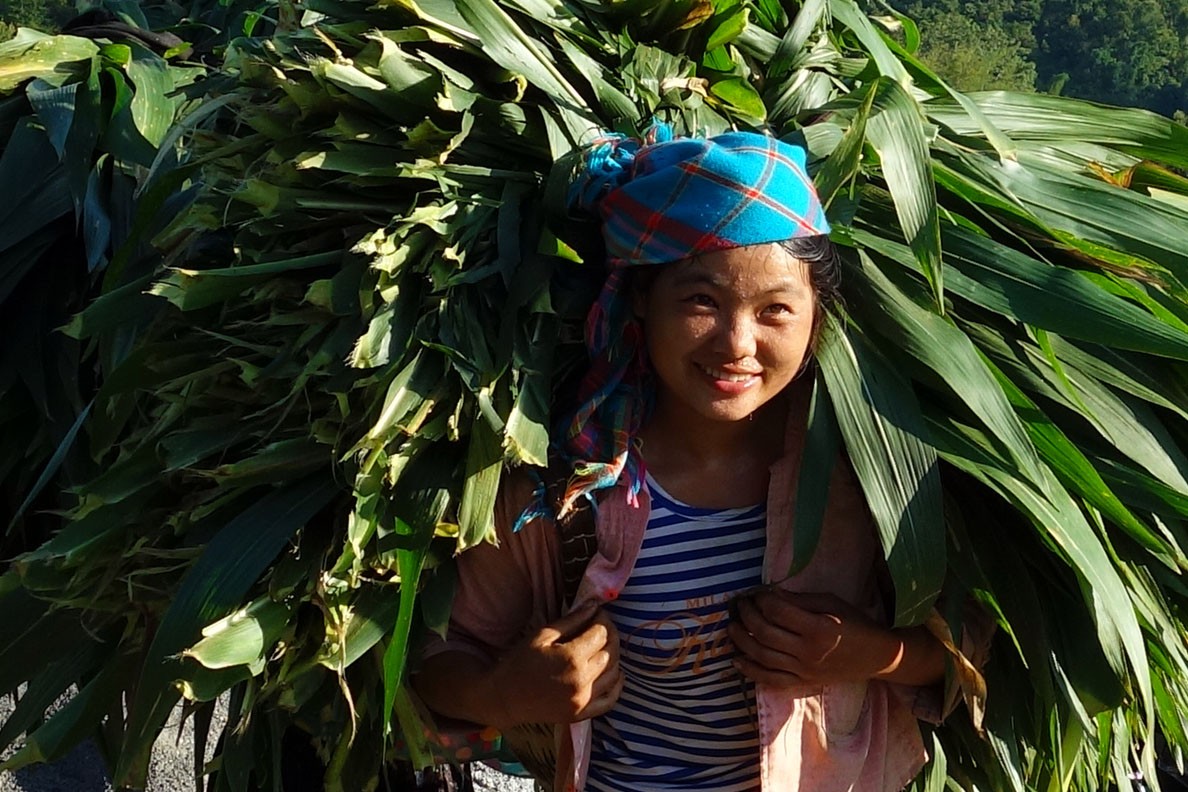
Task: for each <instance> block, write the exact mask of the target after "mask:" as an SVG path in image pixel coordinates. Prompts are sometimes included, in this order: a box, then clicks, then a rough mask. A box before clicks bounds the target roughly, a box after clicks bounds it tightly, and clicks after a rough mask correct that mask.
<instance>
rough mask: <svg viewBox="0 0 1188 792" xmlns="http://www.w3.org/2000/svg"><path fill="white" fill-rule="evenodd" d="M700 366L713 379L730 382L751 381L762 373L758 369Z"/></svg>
mask: <svg viewBox="0 0 1188 792" xmlns="http://www.w3.org/2000/svg"><path fill="white" fill-rule="evenodd" d="M698 368H699V369H701V370H702V371H703V372H704V373H705V374H707V375H708V376H709V377H710V378H711V379H713V380H716V381H718V382H729V383H734V384H742V383H745V382H750V381H751V380H753V379H756V378H758V376H759V374H760V372H758V371H729V370H727V369H720V368H714V367H712V366H703V365H700V364H699V365H698Z"/></svg>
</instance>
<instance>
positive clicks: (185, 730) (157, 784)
mask: <svg viewBox="0 0 1188 792" xmlns="http://www.w3.org/2000/svg"><path fill="white" fill-rule="evenodd" d="M12 707H13V702H12V699H11V697H9V696H3V697H0V723H3V722H4V721H6V720H7V719H8V716H9V714H10V713H11V712H12ZM215 717H216V719H222V718H225V715H224V714H223V713H221V712H217V713H216V715H215ZM180 722H181V710H180V709H177V710H174V712H173V716H172V717H171V718H170V722H169V726H168V727H167V728H166V730H165V731H164V732H163V733H162V735H161V738H160V739H159V740H158V741H157V744H156V745H155V746H154V747H153V758H152V764H151V765H150V767H149V784H148V788H147V791H146V792H191V791H192V790H193V789H194V776H193V771H192V769H191V768H193V766H194V737H193V730H192V729H191V728H190V725H189V723H187V724H186V725H185V726H183V727H182V729H181V733H180V735H179V733H178V724H179V723H180ZM221 722H222V721H221V720H216V726H217V725H221ZM213 744H214V740H213V739H212V740H211V747H212V748H213ZM208 750H209V749H208ZM11 753H12V751H11V750H10V751H9V752H8V753H7V754H5V756H6V757H7V755H9V754H11ZM208 758H209V757H208ZM474 780H475V790H476V792H532V789H533V784H532V782H531V781H529V780H527V779H523V778H515V777H512V776H508V775H504V774H503V773H498V772H496V771H494V770H491V769H489V768H487V767H482V766H477V767H476V768H475V771H474ZM0 792H112V786H111V783H110V782H109V781H108V780H107V774H106V772H105V770H104V768H103V760H102V759H101V758H100V756H99V751H98V749H96V748H95V746H94V745H93V744H92V743H89V742H88V743H84V744H83V745H80V746H79V747H78V748H76V749H75V750H74V751H73V752H71V753H70V754H68V755H67V756H66V757H64V758H63V759H62V760H60V761H58V762H55V763H54V764H52V765H34V766H32V767H26V768H24V769H22V770H17V771H15V772H5V773H0Z"/></svg>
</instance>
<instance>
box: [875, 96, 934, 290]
mask: <svg viewBox="0 0 1188 792" xmlns="http://www.w3.org/2000/svg"><path fill="white" fill-rule="evenodd" d="M875 90H876V98H875V101H874V106H873V107H872V108H871V115H870V118H869V119H868V120H867V122H866V138H867V140H869V141H870V144H871V145H872V146H873V147H874V149H875V151H877V152H878V154H879V160H880V162H881V164H882V170H883V177H884V178H885V179H886V180H887V186H888V187H889V188H890V190H891V195H892V197H893V198H894V199H895V211H896V214H897V215H898V216H899V223H900V225H901V226H903V233H904V236H905V237H906V239H907V241H908V244H910V245H911V248H912V252H914V253H915V254H916V259H917V260H918V261H919V262H920V266H921V268H922V269H923V271H924V277H926V278H927V279H928V282H929V284H931V286H932V294H933V298H934V299H935V300H936V304H937V305H938V306H940V305H943V304H944V282H943V276H942V272H941V240H940V225H939V221H938V219H937V208H936V187H935V185H934V184H933V181H932V174H931V158H930V156H929V153H928V142H927V140H926V138H925V129H924V117H923V115H921V113H920V108H919V105H917V104H916V102H915V101H914V100H913V99H912V98H911V97H910V96H909V95H908V93H907V91H905V90H904V89H903V88H901V87H900V86H899V85H898V84H897V83H895V82H892V81H890V80H887V79H885V78H884V79H883V80H881V81H880V83H879V85H878V87H877V88H876V89H875Z"/></svg>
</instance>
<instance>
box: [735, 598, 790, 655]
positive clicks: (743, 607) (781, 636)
mask: <svg viewBox="0 0 1188 792" xmlns="http://www.w3.org/2000/svg"><path fill="white" fill-rule="evenodd" d="M738 613H739V620H738V621H737V622H735V624H737V625H738V626H740V627H742V628H743V629H744V630H745V632H747V633H748V634H750V635H751V636H752V637H753V638H754V639H755V640H756V641H758V642H759V643H761V644H763V645H764V646H766V647H769V648H772V649H777V650H779V651H781V652H785V653H787V654H795V653H796V651H795V650H796V647H797V646H798V645H799V638H800V636H799V635H798V634H796V633H794V632H791V631H789V630H787V629H784V626H783V625H780V624H776V623H774V622H773V621H772V620H771V619H768V618H767V615H766V614H764V613H763V611H762V610H761V609H760V607H759V603H758V602H751V601H744V602H740V603H739V605H738Z"/></svg>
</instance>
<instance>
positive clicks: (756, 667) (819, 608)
mask: <svg viewBox="0 0 1188 792" xmlns="http://www.w3.org/2000/svg"><path fill="white" fill-rule="evenodd" d="M736 609H737V610H736V613H737V617H736V618H735V619H734V620H733V621H732V622H731V623H730V626H729V628H728V631H729V634H730V638H731V640H732V641H734V646H735V648H736V649H737V650H738V656H737V657H736V659H735V664H736V665H737V667H738V669H739V671H741V672H742V674H743V675H744V676H746V677H748V678H749V679H752V680H754V681H755V682H761V683H764V684H768V685H774V686H776V687H784V688H787V687H793V686H798V685H806V684H808V685H817V684H827V683H837V682H862V681H866V680H868V679H872V678H874V677H879V676H883V675H887V674H889V673H891V672H893V671H894V670H895V669H896V667H897V666H898V664H899V662H900V660H901V659H902V657H903V651H904V644H903V641H902V640H901V639H900V638H899V636H898V635H897V634H896V633H895V632H894V631H893V630H891V629H888V628H886V627H883V626H882V625H880V624H878V623H876V622H875V621H873V620H872V619H870V618H869V617H868V616H866V615H865V614H864V613H862V612H861V611H860V610H858V609H857V608H856V607H854V606H853V605H850V604H849V603H848V602H845V601H844V600H842V599H840V598H838V597H837V596H835V595H833V594H803V593H792V592H787V591H780V590H778V589H766V590H764V591H761V592H759V593H758V594H755V595H753V596H744V597H740V598H738V599H737V600H736Z"/></svg>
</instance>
